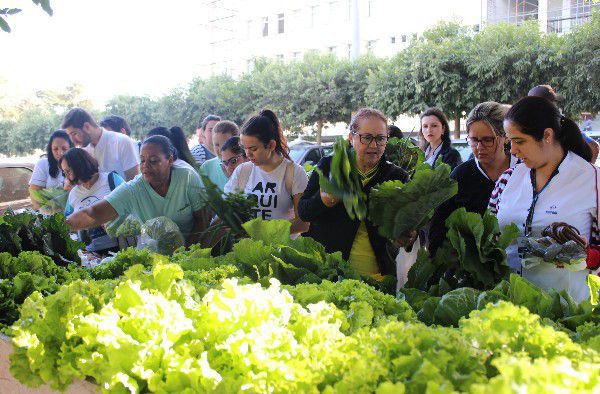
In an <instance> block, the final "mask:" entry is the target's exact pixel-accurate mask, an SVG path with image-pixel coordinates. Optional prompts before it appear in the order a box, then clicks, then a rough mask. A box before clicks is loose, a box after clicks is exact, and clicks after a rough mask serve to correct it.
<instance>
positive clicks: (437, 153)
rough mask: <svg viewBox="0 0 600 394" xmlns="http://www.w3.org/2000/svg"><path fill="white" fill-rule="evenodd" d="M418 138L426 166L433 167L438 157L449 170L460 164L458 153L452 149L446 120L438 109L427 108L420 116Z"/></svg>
mask: <svg viewBox="0 0 600 394" xmlns="http://www.w3.org/2000/svg"><path fill="white" fill-rule="evenodd" d="M419 136H420V137H421V143H422V149H423V151H424V152H425V162H426V163H427V164H429V165H431V166H432V167H433V166H434V165H435V163H436V161H437V159H438V158H439V157H441V158H442V162H443V163H446V164H448V165H449V166H450V168H451V169H454V168H455V167H456V166H458V165H459V164H460V163H462V159H461V157H460V153H458V151H457V150H456V149H454V148H452V142H450V127H449V126H448V118H446V115H444V113H443V112H442V110H440V109H439V108H427V109H426V110H425V112H423V113H422V114H421V129H420V130H419Z"/></svg>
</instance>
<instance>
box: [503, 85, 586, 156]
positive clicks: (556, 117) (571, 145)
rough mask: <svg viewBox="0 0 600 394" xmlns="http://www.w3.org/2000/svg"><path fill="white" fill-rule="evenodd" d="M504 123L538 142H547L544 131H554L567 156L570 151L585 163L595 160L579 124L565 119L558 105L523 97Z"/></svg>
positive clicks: (538, 98) (541, 99) (509, 111)
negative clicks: (544, 140) (543, 140)
mask: <svg viewBox="0 0 600 394" xmlns="http://www.w3.org/2000/svg"><path fill="white" fill-rule="evenodd" d="M504 119H506V120H509V121H511V122H512V123H514V124H515V125H517V126H518V127H519V129H520V131H521V132H522V133H523V134H527V135H530V136H532V137H533V138H534V139H535V140H536V141H541V140H542V139H543V138H544V130H546V129H552V130H553V131H554V138H556V139H557V140H558V142H559V143H560V146H562V148H563V149H564V150H565V152H568V151H571V152H573V153H575V154H576V155H578V156H581V157H582V158H584V159H585V160H586V161H590V160H592V150H591V149H590V147H589V146H588V144H587V143H586V142H585V140H584V139H583V135H582V134H581V130H579V126H577V123H575V122H573V121H572V120H571V119H569V118H567V117H565V116H563V115H562V114H561V113H560V110H559V109H558V107H557V106H556V105H554V104H553V103H551V102H550V101H548V100H547V99H545V98H543V97H533V96H530V97H523V98H522V99H520V100H519V101H517V102H516V103H515V104H514V105H513V106H512V107H511V108H510V110H508V113H507V114H506V117H505V118H504Z"/></svg>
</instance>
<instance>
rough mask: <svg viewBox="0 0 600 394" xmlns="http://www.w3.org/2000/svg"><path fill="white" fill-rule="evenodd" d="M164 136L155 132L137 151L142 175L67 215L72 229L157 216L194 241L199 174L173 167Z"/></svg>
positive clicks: (199, 222)
mask: <svg viewBox="0 0 600 394" xmlns="http://www.w3.org/2000/svg"><path fill="white" fill-rule="evenodd" d="M175 152H176V151H175V148H174V147H173V145H172V144H171V142H170V141H169V139H168V138H166V137H163V136H160V135H156V136H153V137H150V138H148V139H146V140H145V141H144V143H143V144H142V148H141V150H140V158H141V170H142V174H141V175H138V176H137V177H135V178H134V179H133V180H131V181H129V182H127V183H125V184H123V185H121V186H119V187H118V188H116V189H115V190H114V191H113V192H112V193H111V194H109V195H108V196H106V197H105V199H104V200H102V201H99V202H97V203H96V204H94V205H92V206H90V207H88V208H86V209H83V210H80V211H78V212H76V213H74V214H72V215H70V216H69V217H68V218H67V224H68V225H69V227H70V228H71V229H72V230H74V231H77V230H83V229H88V228H94V227H98V226H100V225H103V224H104V223H107V222H109V221H111V220H114V219H117V218H125V217H127V215H130V214H131V215H133V216H136V217H138V218H139V219H140V220H141V221H143V222H144V221H146V220H149V219H153V218H156V217H160V216H166V217H168V218H170V219H171V220H173V221H174V222H175V223H176V224H177V226H178V227H179V230H180V231H181V232H182V234H183V236H184V237H185V238H186V240H187V244H188V245H190V244H193V243H196V242H197V241H198V240H199V239H200V235H201V233H202V231H203V230H204V229H205V228H206V223H205V220H204V217H205V215H204V214H203V210H202V208H203V206H204V201H203V200H202V198H201V197H200V193H199V190H200V189H201V188H202V181H201V180H200V176H199V175H198V173H196V172H195V171H193V170H190V169H188V168H183V167H175V166H173V162H174V161H175V160H176V159H177V154H176V153H175Z"/></svg>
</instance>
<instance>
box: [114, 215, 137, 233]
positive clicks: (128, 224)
mask: <svg viewBox="0 0 600 394" xmlns="http://www.w3.org/2000/svg"><path fill="white" fill-rule="evenodd" d="M142 226H143V223H142V221H141V220H140V219H139V218H138V217H137V216H135V215H127V217H126V218H125V220H123V222H122V223H121V224H120V225H119V227H118V228H117V230H116V231H115V235H116V236H117V237H137V236H138V235H140V234H141V233H142Z"/></svg>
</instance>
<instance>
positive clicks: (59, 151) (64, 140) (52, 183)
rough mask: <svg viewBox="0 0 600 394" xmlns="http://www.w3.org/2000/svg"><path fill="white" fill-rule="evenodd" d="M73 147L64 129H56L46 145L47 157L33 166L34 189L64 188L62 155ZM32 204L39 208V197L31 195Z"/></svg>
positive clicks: (32, 186)
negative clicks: (60, 161)
mask: <svg viewBox="0 0 600 394" xmlns="http://www.w3.org/2000/svg"><path fill="white" fill-rule="evenodd" d="M72 147H73V142H72V141H71V139H70V138H69V135H68V134H67V132H66V131H64V130H56V131H55V132H54V133H52V135H51V136H50V139H49V140H48V144H47V145H46V157H42V158H41V159H40V160H38V162H37V163H36V164H35V167H33V173H32V174H31V179H30V181H29V188H30V189H32V190H42V189H62V188H63V186H64V180H65V178H64V177H63V174H62V172H61V170H60V168H59V166H58V161H59V160H60V158H61V157H62V155H63V154H64V153H65V152H66V151H68V150H69V149H71V148H72ZM31 204H32V205H33V207H34V208H35V209H39V208H40V206H39V203H38V202H37V199H36V198H34V197H33V196H31Z"/></svg>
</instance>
